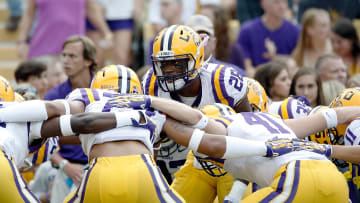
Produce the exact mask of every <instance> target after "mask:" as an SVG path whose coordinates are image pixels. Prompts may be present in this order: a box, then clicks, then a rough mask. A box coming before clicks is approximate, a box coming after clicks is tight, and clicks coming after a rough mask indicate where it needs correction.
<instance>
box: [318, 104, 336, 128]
mask: <svg viewBox="0 0 360 203" xmlns="http://www.w3.org/2000/svg"><path fill="white" fill-rule="evenodd" d="M321 113H322V114H323V116H324V118H325V120H326V126H327V128H328V129H329V128H333V127H336V126H337V125H338V120H337V114H336V111H335V110H334V109H325V110H323V111H321Z"/></svg>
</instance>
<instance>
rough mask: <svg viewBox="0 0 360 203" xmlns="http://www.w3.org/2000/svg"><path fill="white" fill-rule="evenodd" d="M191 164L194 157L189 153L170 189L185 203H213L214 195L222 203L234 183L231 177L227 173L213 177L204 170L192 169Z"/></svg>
mask: <svg viewBox="0 0 360 203" xmlns="http://www.w3.org/2000/svg"><path fill="white" fill-rule="evenodd" d="M193 162H194V155H193V153H192V152H189V154H188V156H187V158H186V162H185V164H184V165H183V166H182V167H181V168H180V170H179V171H178V172H176V173H175V179H174V181H173V183H172V184H171V188H173V189H174V190H175V191H176V192H178V193H179V194H180V195H181V196H182V197H183V198H184V199H185V200H186V202H187V203H199V202H201V203H207V202H209V203H213V202H214V199H215V197H216V195H217V196H218V200H219V202H223V201H224V198H225V196H226V195H227V194H228V193H229V192H230V190H231V187H232V185H233V183H234V179H233V177H232V176H231V175H230V174H229V173H227V174H226V175H224V176H221V177H213V176H211V175H209V174H207V173H206V172H205V171H204V170H201V169H196V168H194V165H193Z"/></svg>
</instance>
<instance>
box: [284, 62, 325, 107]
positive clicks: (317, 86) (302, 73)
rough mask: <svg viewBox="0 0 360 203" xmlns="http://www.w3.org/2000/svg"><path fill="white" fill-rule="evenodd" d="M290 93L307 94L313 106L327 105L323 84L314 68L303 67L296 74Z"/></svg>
mask: <svg viewBox="0 0 360 203" xmlns="http://www.w3.org/2000/svg"><path fill="white" fill-rule="evenodd" d="M290 95H296V96H305V97H306V99H307V100H308V101H309V103H310V106H311V107H312V108H314V107H316V106H319V105H325V101H324V94H323V89H322V85H321V82H320V79H319V77H318V76H317V74H316V71H315V70H314V68H302V69H300V70H299V71H298V72H297V73H296V74H295V76H294V79H293V80H292V83H291V87H290Z"/></svg>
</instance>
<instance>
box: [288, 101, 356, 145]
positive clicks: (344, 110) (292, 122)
mask: <svg viewBox="0 0 360 203" xmlns="http://www.w3.org/2000/svg"><path fill="white" fill-rule="evenodd" d="M327 110H329V111H328V113H326V114H325V113H324V112H325V111H327ZM327 110H324V111H321V112H317V113H315V114H313V115H309V116H305V117H301V118H296V119H287V120H284V123H285V124H286V125H287V126H289V127H290V128H291V129H292V130H293V131H294V132H295V134H296V136H297V137H298V138H301V139H303V138H305V137H307V136H309V135H312V134H314V133H316V132H319V131H322V130H324V129H326V128H332V127H336V126H337V125H338V124H346V123H349V122H351V121H352V120H353V119H355V118H356V117H359V116H360V107H356V106H351V107H339V108H334V109H327ZM334 112H335V114H334Z"/></svg>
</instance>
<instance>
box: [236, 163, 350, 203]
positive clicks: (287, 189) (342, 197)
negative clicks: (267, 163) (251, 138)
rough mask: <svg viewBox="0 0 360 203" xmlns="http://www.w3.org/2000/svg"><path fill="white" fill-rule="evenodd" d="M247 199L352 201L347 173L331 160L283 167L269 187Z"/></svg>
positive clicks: (308, 202) (327, 202) (291, 164)
mask: <svg viewBox="0 0 360 203" xmlns="http://www.w3.org/2000/svg"><path fill="white" fill-rule="evenodd" d="M259 175H261V174H259ZM243 202H245V203H248V202H251V203H252V202H260V203H265V202H266V203H267V202H294V203H297V202H298V203H303V202H306V203H312V202H314V203H318V202H326V203H331V202H333V203H339V202H349V190H348V186H347V184H346V181H345V178H344V176H343V175H342V174H341V173H340V172H339V171H338V170H337V168H336V166H335V165H334V164H332V163H331V162H330V161H317V160H301V161H299V160H298V161H292V162H290V163H288V164H285V165H284V166H282V167H280V168H279V169H278V171H277V172H276V174H275V176H274V180H273V182H272V184H271V185H270V186H269V187H266V188H262V189H260V190H258V191H256V192H255V193H253V194H251V195H249V196H248V197H246V198H245V199H244V200H243V201H242V203H243Z"/></svg>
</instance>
